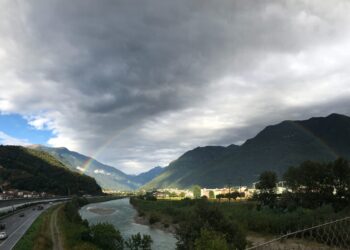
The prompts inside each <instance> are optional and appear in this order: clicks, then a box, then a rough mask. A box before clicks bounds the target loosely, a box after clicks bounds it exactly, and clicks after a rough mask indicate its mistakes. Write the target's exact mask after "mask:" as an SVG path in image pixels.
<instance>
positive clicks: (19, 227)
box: [0, 213, 36, 246]
mask: <svg viewBox="0 0 350 250" xmlns="http://www.w3.org/2000/svg"><path fill="white" fill-rule="evenodd" d="M35 215H36V214H35V213H34V214H33V215H32V216H30V217H29V218H28V219H27V220H25V221H24V222H23V223H22V224H21V225H20V226H18V228H17V229H16V230H15V231H13V232H12V233H11V234H10V235H9V237H7V239H6V240H5V241H3V242H2V243H1V244H0V246H2V245H3V244H5V243H6V242H7V241H8V240H10V238H11V237H12V236H13V235H15V233H16V232H17V231H18V230H20V229H21V228H22V227H23V225H25V224H26V223H27V222H28V221H29V220H30V219H32V218H33V217H34V216H35ZM16 243H17V242H16Z"/></svg>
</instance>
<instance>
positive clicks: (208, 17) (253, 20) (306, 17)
mask: <svg viewBox="0 0 350 250" xmlns="http://www.w3.org/2000/svg"><path fill="white" fill-rule="evenodd" d="M349 11H350V4H349V2H348V1H346V0H343V1H341V0H326V1H311V0H304V1H302V0H295V1H292V0H290V1H280V0H276V1H264V0H259V1H258V0H257V1H246V0H236V1H232V0H220V1H209V0H190V1H188V0H179V1H170V0H166V1H164V0H148V1H121V0H114V1H112V0H105V1H87V0H80V1H78V0H77V1H58V0H56V1H54V0H35V1H30V2H25V1H20V0H18V1H12V0H11V1H10V0H0V15H1V16H2V17H3V18H2V21H1V22H0V36H1V40H0V87H1V92H0V111H1V112H10V113H11V112H12V113H20V114H22V115H24V116H25V117H27V119H28V121H29V122H30V123H31V124H32V125H33V126H35V127H36V128H38V129H52V130H54V132H55V137H54V138H52V139H51V140H50V141H49V143H50V144H52V145H54V146H67V147H69V148H71V149H74V150H78V151H81V152H83V153H86V154H90V155H95V156H97V158H98V159H100V160H103V161H105V162H107V163H111V164H113V165H115V166H117V167H119V168H120V169H122V170H124V171H126V172H130V173H133V172H138V171H141V170H145V169H148V168H150V167H152V166H154V165H158V164H162V165H164V164H167V163H168V162H169V161H171V160H173V159H175V158H176V157H178V156H179V155H180V154H181V153H183V152H184V151H186V150H188V149H191V148H193V147H195V146H199V145H207V144H230V143H241V142H242V141H244V140H245V139H247V138H249V137H251V136H253V135H254V134H255V133H256V132H257V131H258V130H260V129H262V128H263V127H264V126H265V125H267V124H271V123H274V122H278V121H279V120H283V119H303V118H307V117H309V116H313V115H326V114H328V113H331V112H339V113H345V114H350V110H349V108H348V107H349V101H348V100H349V96H350V84H349V82H348V80H349V77H350V73H349V71H348V70H347V67H348V65H349V63H350V47H349V46H350V45H349V44H350V17H349V15H348V13H349Z"/></svg>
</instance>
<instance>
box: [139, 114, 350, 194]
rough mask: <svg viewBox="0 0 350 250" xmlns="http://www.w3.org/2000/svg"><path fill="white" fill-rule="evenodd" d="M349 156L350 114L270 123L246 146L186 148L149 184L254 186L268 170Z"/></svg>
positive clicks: (170, 185) (284, 169) (281, 171)
mask: <svg viewBox="0 0 350 250" xmlns="http://www.w3.org/2000/svg"><path fill="white" fill-rule="evenodd" d="M338 157H344V158H347V159H350V117H347V116H345V115H339V114H331V115H329V116H327V117H316V118H311V119H309V120H305V121H284V122H281V123H279V124H277V125H272V126H268V127H266V128H265V129H263V130H262V131H261V132H260V133H258V134H257V135H256V136H255V137H254V138H252V139H249V140H247V141H246V142H245V143H244V144H242V145H241V146H232V145H231V146H229V147H226V148H225V147H203V148H196V149H194V150H191V151H189V152H186V153H185V154H184V155H182V156H181V157H180V158H178V159H177V160H175V161H173V162H172V163H170V164H169V166H168V167H167V168H166V169H165V171H164V172H163V173H162V174H160V175H159V176H157V177H156V178H154V179H153V180H151V181H150V182H149V183H147V184H146V185H144V188H146V189H152V188H159V187H179V188H188V187H190V186H192V185H195V184H198V185H201V186H203V187H222V186H224V185H227V184H233V185H239V184H244V185H250V184H251V183H252V182H254V181H256V180H257V178H258V176H259V174H260V173H261V172H263V171H265V170H273V171H276V172H277V173H278V174H279V176H282V175H283V173H284V172H285V171H286V169H287V168H288V167H289V166H293V165H298V164H300V163H301V162H303V161H306V160H314V161H322V162H326V161H331V160H334V159H336V158H338Z"/></svg>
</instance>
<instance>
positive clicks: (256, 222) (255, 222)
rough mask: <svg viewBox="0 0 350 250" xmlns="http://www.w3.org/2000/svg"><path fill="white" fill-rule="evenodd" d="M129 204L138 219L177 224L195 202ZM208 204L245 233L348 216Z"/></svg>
mask: <svg viewBox="0 0 350 250" xmlns="http://www.w3.org/2000/svg"><path fill="white" fill-rule="evenodd" d="M131 202H132V204H133V205H134V206H135V208H136V209H137V210H138V213H139V215H140V216H146V217H147V218H149V219H152V218H158V220H159V221H161V222H162V223H163V224H169V223H170V224H177V223H179V222H181V221H184V220H186V218H187V216H188V215H190V214H193V212H194V209H195V207H196V206H195V205H196V202H197V201H194V200H187V201H186V200H182V201H175V200H157V201H147V200H140V199H132V200H131ZM208 204H209V205H210V206H217V207H218V208H219V209H220V210H221V211H222V212H223V213H224V214H225V216H226V217H227V218H229V219H230V220H232V221H235V222H237V223H238V224H240V225H241V226H242V227H243V228H244V229H245V230H246V231H252V232H256V233H261V234H270V235H271V234H272V235H276V234H280V233H286V232H292V231H296V230H298V229H301V228H305V227H308V226H311V225H316V224H320V223H322V222H324V221H329V220H334V219H337V218H342V217H345V216H348V215H349V214H350V212H349V211H346V210H344V211H342V212H339V213H335V212H334V210H333V208H332V207H331V206H323V207H320V208H317V209H304V208H298V209H296V210H294V211H291V212H287V211H281V210H278V209H270V208H264V209H261V210H257V209H256V203H255V202H250V201H239V202H237V201H236V202H230V203H229V202H213V201H211V202H210V201H209V202H208Z"/></svg>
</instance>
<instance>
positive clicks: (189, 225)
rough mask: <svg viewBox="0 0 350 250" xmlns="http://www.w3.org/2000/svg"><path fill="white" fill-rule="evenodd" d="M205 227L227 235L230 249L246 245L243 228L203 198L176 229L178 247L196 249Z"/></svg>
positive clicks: (182, 249) (186, 249)
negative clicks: (196, 243) (197, 241)
mask: <svg viewBox="0 0 350 250" xmlns="http://www.w3.org/2000/svg"><path fill="white" fill-rule="evenodd" d="M203 228H207V229H208V230H210V231H215V232H217V233H218V234H222V235H225V238H226V241H227V244H228V245H229V247H230V249H231V248H232V249H244V248H245V246H246V239H245V235H244V233H243V231H242V229H241V228H240V227H239V226H238V225H237V224H236V223H235V222H233V221H231V220H230V219H228V218H227V217H225V216H224V214H223V213H222V211H221V210H219V208H218V207H216V206H211V205H209V204H208V202H206V201H204V200H201V201H200V202H198V204H197V205H196V207H195V209H194V211H193V212H192V213H190V214H188V218H186V220H184V221H183V222H182V223H180V225H179V228H178V229H177V230H176V237H177V239H178V242H177V249H179V250H189V249H194V244H195V241H196V240H197V239H198V238H200V237H201V230H202V229H203ZM198 244H199V243H198Z"/></svg>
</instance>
